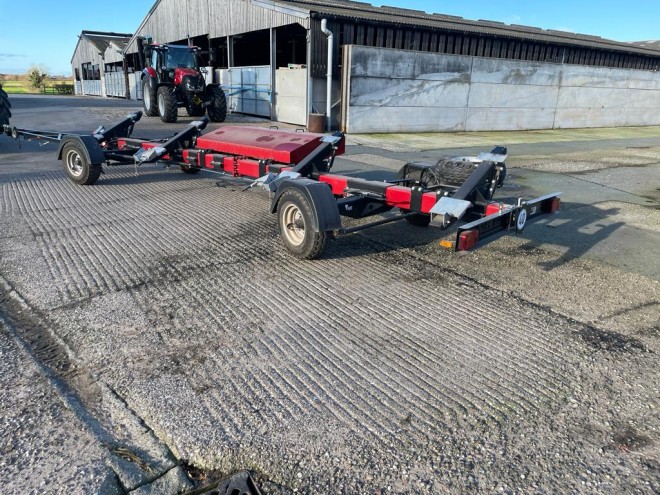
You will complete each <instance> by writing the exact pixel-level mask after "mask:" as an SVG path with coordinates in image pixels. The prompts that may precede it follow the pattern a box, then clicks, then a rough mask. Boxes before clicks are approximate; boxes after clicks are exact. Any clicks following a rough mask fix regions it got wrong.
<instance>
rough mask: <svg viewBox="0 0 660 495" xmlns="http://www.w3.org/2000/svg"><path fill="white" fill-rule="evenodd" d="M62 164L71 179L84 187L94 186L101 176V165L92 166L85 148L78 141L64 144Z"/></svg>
mask: <svg viewBox="0 0 660 495" xmlns="http://www.w3.org/2000/svg"><path fill="white" fill-rule="evenodd" d="M62 164H63V165H64V170H65V172H66V175H68V176H69V179H71V180H72V181H73V182H75V183H76V184H80V185H82V186H87V185H91V184H94V183H95V182H96V181H97V180H98V179H99V177H100V176H101V172H102V167H101V164H100V163H99V164H95V165H93V164H91V163H90V162H89V158H87V152H86V150H85V148H84V147H83V146H82V145H81V144H80V143H79V142H77V141H69V142H67V143H64V146H63V147H62Z"/></svg>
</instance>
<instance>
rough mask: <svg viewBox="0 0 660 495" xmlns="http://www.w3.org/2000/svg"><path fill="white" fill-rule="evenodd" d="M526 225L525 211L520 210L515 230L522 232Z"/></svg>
mask: <svg viewBox="0 0 660 495" xmlns="http://www.w3.org/2000/svg"><path fill="white" fill-rule="evenodd" d="M526 223H527V210H525V209H522V210H520V211H519V212H518V217H517V218H516V229H517V230H522V229H524V228H525V224H526Z"/></svg>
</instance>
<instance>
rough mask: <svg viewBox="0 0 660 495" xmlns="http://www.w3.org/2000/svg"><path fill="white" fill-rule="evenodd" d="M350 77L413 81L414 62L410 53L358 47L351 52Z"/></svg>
mask: <svg viewBox="0 0 660 495" xmlns="http://www.w3.org/2000/svg"><path fill="white" fill-rule="evenodd" d="M354 48H358V47H354ZM351 75H352V76H353V77H360V76H368V77H381V78H387V79H397V78H399V79H413V78H414V77H415V61H414V58H413V57H411V56H410V52H406V51H403V50H382V49H378V48H370V47H359V49H354V50H353V57H352V66H351Z"/></svg>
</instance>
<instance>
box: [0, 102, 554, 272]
mask: <svg viewBox="0 0 660 495" xmlns="http://www.w3.org/2000/svg"><path fill="white" fill-rule="evenodd" d="M141 116H142V114H141V112H136V113H134V114H131V115H129V116H127V117H126V118H125V119H124V120H122V121H120V122H118V123H116V124H114V125H113V126H111V127H109V128H107V129H106V128H105V127H99V128H98V129H97V130H96V131H94V132H93V133H92V134H90V135H72V134H66V133H57V132H45V131H31V130H27V129H18V128H16V127H12V126H9V125H4V126H3V131H4V133H6V134H8V135H10V136H12V137H14V138H19V137H23V138H27V139H43V140H46V141H59V142H60V145H59V150H58V158H59V159H61V160H62V163H63V165H64V169H65V171H66V173H67V175H68V176H69V178H70V179H71V180H72V181H74V182H76V183H77V184H83V185H89V184H93V183H94V182H96V181H97V180H98V178H99V177H100V175H101V172H102V167H103V165H125V164H135V165H136V166H137V165H141V164H144V163H154V162H163V163H166V164H169V165H177V166H179V167H180V168H181V170H183V171H184V172H186V173H191V174H192V173H197V172H199V171H201V170H206V171H211V172H216V173H219V174H223V175H225V176H230V177H232V178H237V179H239V178H240V179H243V180H245V181H246V184H249V186H248V187H250V186H259V187H262V188H265V189H266V190H268V191H269V192H270V196H271V204H270V211H271V213H274V214H277V219H278V225H279V229H280V232H281V235H282V240H283V242H284V245H285V246H286V248H287V249H288V250H289V251H290V252H291V253H293V254H294V255H295V256H297V257H300V258H304V259H313V258H317V257H318V256H320V255H321V253H322V252H323V250H324V249H325V246H326V244H327V241H328V240H329V239H331V238H334V237H336V236H338V235H344V234H349V233H352V232H356V231H359V230H364V229H367V228H370V227H374V226H377V225H382V224H385V223H390V222H395V221H399V220H404V219H405V220H407V221H408V222H410V223H412V224H414V225H417V226H427V225H429V224H430V223H431V222H434V224H437V225H439V226H440V227H441V228H447V227H449V226H451V225H453V224H454V223H455V222H457V221H458V220H463V221H466V222H467V223H464V224H462V225H460V226H459V227H458V228H457V231H456V239H455V241H454V242H453V243H452V247H453V248H454V249H455V250H467V249H471V248H472V247H474V246H475V244H476V243H477V241H478V240H479V239H482V238H484V237H486V236H488V235H491V234H493V233H495V232H500V231H502V230H515V231H516V232H520V231H522V229H523V228H524V227H525V224H526V222H527V220H528V219H529V218H530V217H532V216H536V215H538V214H542V213H552V212H555V211H557V210H558V208H559V194H560V193H554V194H550V195H547V196H543V197H540V198H536V199H533V200H528V201H525V200H522V199H520V200H518V202H517V204H514V205H506V204H503V203H499V202H497V201H494V200H493V196H494V194H495V191H496V189H497V188H498V187H501V186H502V184H503V182H504V179H505V177H506V165H505V159H506V153H507V150H506V148H503V147H499V146H498V147H495V148H494V149H493V150H492V151H491V152H488V153H481V154H480V155H478V156H476V157H450V158H446V159H443V160H440V161H438V162H437V163H408V164H406V165H405V166H403V167H402V168H401V170H400V171H399V174H398V176H397V178H396V179H394V180H390V181H373V180H366V179H361V178H355V177H349V176H344V175H338V174H334V173H331V169H332V166H333V164H334V161H335V157H336V156H337V155H340V154H342V153H343V152H344V148H345V139H344V136H343V135H342V134H341V133H335V134H315V133H308V132H291V131H282V130H278V129H272V128H271V129H267V128H258V127H242V126H223V127H221V128H219V129H217V130H215V131H211V132H208V133H206V134H203V133H202V131H203V130H204V129H205V128H206V126H207V123H208V120H207V119H206V118H202V119H200V120H198V121H195V122H192V123H190V124H189V125H187V126H186V127H185V128H184V129H183V130H181V131H180V132H179V133H177V134H176V135H174V136H172V137H170V138H164V139H156V140H153V139H141V138H136V137H133V136H132V133H133V129H134V126H135V123H136V122H137V121H138V120H139V119H140V117H141ZM247 181H249V182H247ZM391 211H393V212H395V213H394V214H390V215H386V216H385V217H384V218H381V219H379V220H376V221H374V222H370V223H366V224H361V225H358V226H354V227H345V226H344V225H343V224H342V217H349V218H365V217H369V216H373V215H380V214H383V213H387V212H391Z"/></svg>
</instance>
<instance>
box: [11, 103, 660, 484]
mask: <svg viewBox="0 0 660 495" xmlns="http://www.w3.org/2000/svg"><path fill="white" fill-rule="evenodd" d="M12 102H13V105H14V106H13V109H12V110H13V113H14V118H13V119H12V124H14V125H19V126H21V127H33V128H38V127H39V126H42V125H46V124H47V125H46V127H47V128H57V129H61V130H81V131H83V130H89V129H93V128H95V127H96V125H98V124H99V123H107V122H108V121H111V120H114V119H116V118H117V117H119V116H121V115H123V114H125V113H126V111H130V109H131V104H130V102H123V101H118V100H102V99H92V98H75V99H74V98H57V97H43V98H42V97H32V98H18V97H17V98H12ZM109 102H111V103H112V104H109ZM234 118H236V117H234V116H232V117H231V119H234ZM144 120H145V122H140V123H139V124H138V126H139V129H140V132H137V131H136V134H144V135H158V133H159V132H160V133H165V134H169V133H173V132H174V129H176V128H177V127H176V126H172V125H165V124H160V122H159V121H158V120H157V119H144ZM183 120H185V119H183ZM236 120H238V121H246V120H253V119H246V118H243V117H241V118H236ZM143 124H144V125H143ZM598 132H599V131H593V133H592V134H590V135H588V136H586V137H585V133H580V134H579V136H578V135H577V134H576V139H575V140H573V141H571V139H570V133H569V132H567V133H565V134H562V140H561V141H555V142H556V144H555V145H554V146H553V141H543V142H542V143H540V144H539V145H538V146H539V153H538V154H536V155H535V153H534V149H535V148H534V144H533V143H521V144H520V145H512V146H510V150H511V153H512V155H513V156H512V159H511V160H510V162H509V163H510V164H513V165H515V166H514V167H513V168H510V175H511V177H510V178H511V179H512V180H511V182H510V183H509V184H510V185H508V186H507V187H505V188H503V190H502V191H501V192H502V196H503V197H507V196H508V197H514V196H517V195H519V194H526V193H534V194H542V193H545V192H550V191H551V190H554V189H555V188H559V190H563V191H564V192H565V194H564V197H563V209H562V212H561V213H560V214H558V215H556V216H552V217H547V218H543V219H539V220H538V221H536V222H535V223H534V224H533V225H530V226H529V227H528V229H527V231H526V236H525V237H512V236H501V237H499V238H496V239H493V240H492V241H491V242H489V243H487V244H486V245H485V246H483V247H482V248H480V249H478V250H475V251H473V252H469V253H463V254H454V253H450V252H447V251H444V250H442V249H441V248H440V247H439V245H438V242H437V241H438V239H440V238H442V237H443V235H444V233H443V232H441V231H439V230H438V229H436V228H429V229H419V228H414V227H413V226H409V225H407V224H389V225H386V226H382V227H379V228H375V229H372V230H368V231H365V232H364V233H362V234H358V235H352V236H346V237H343V238H339V239H337V240H336V241H334V242H333V243H332V244H331V246H330V248H329V249H328V252H327V255H326V256H324V258H323V259H321V260H317V261H313V262H302V261H298V260H295V259H293V258H292V257H291V256H289V255H288V254H287V253H286V252H285V250H284V248H283V247H282V246H281V243H280V241H279V239H278V234H277V229H276V225H275V221H274V218H272V217H271V216H270V215H268V214H267V213H266V210H267V205H268V200H267V198H265V197H263V196H261V195H260V194H258V193H255V192H252V191H251V192H241V191H240V188H238V187H233V186H231V185H228V186H227V187H223V188H219V187H217V186H216V183H215V180H214V179H215V177H214V176H211V175H210V174H209V175H205V174H199V175H198V176H189V175H186V174H182V173H180V172H178V171H177V170H174V169H169V170H165V169H163V168H162V167H159V166H149V167H144V168H143V169H140V170H139V171H138V174H137V176H136V174H135V171H134V170H133V169H132V168H131V167H117V168H110V169H107V170H106V175H104V176H102V178H101V180H100V181H99V183H98V184H97V185H95V186H91V187H80V186H75V185H74V184H72V183H70V182H69V181H68V180H67V179H66V178H65V176H64V172H63V171H62V170H61V168H60V165H59V163H58V162H57V161H56V160H55V157H54V155H55V153H54V150H53V148H52V147H50V148H48V147H38V146H36V145H35V143H26V144H25V145H24V148H23V150H21V151H18V150H17V149H16V146H17V145H16V143H15V142H13V141H11V140H9V139H8V138H0V253H2V254H1V257H0V301H1V302H0V313H1V314H2V320H0V322H1V323H2V325H0V329H1V332H0V351H1V352H2V362H3V364H2V366H0V378H1V379H2V384H3V387H2V392H1V393H0V408H1V409H2V415H1V416H2V418H3V420H2V429H3V431H2V438H3V441H2V443H1V444H0V466H1V468H2V479H3V480H5V486H4V488H3V493H27V492H31V491H32V492H39V493H94V492H98V493H125V492H128V491H131V492H133V491H134V492H135V493H141V494H143V493H176V492H177V491H181V490H186V489H189V488H191V487H192V486H193V484H195V483H197V484H203V483H204V482H206V481H208V480H209V479H213V477H221V476H223V475H226V474H229V473H231V472H234V471H236V470H239V469H251V470H253V471H254V472H255V476H256V478H257V481H258V483H259V484H260V486H261V487H262V489H263V491H264V492H266V493H287V494H288V493H295V492H300V493H347V494H348V493H351V494H352V493H498V492H503V493H523V492H524V493H527V492H540V493H657V491H658V490H659V489H660V470H659V467H660V462H659V461H660V459H659V456H658V453H659V452H658V445H659V444H658V441H659V438H658V427H659V426H660V422H659V421H658V406H659V403H658V398H659V397H660V394H659V393H658V379H657V370H658V364H659V362H658V351H659V350H660V349H659V346H658V342H659V338H660V334H659V330H660V311H659V310H660V297H659V294H658V292H659V285H658V284H659V282H658V280H659V279H660V276H659V274H660V269H659V268H658V259H659V258H660V256H658V247H657V246H658V245H660V244H658V241H659V240H660V233H659V232H660V223H659V221H658V218H659V212H658V197H657V188H658V187H660V184H658V182H659V177H660V174H658V171H659V170H660V165H659V163H660V132H659V131H658V130H657V129H656V130H655V131H654V130H653V129H644V130H640V131H639V132H640V133H643V134H644V136H643V137H636V136H634V135H633V136H628V137H626V138H624V139H622V138H620V137H614V138H612V137H610V135H609V134H607V132H614V131H600V132H601V134H598ZM626 132H628V131H626V130H624V131H620V134H625V133H626ZM654 133H655V135H654ZM521 134H522V133H511V134H510V135H508V138H509V139H511V141H512V142H513V141H516V140H519V141H523V138H522V137H521ZM615 136H616V133H615ZM496 137H500V136H496ZM472 138H474V139H476V138H478V136H475V137H472V136H471V139H472ZM492 138H493V136H483V140H484V141H487V140H490V139H492ZM543 138H544V139H549V138H548V137H547V136H544V137H543ZM370 139H372V138H370V137H361V136H351V137H350V138H349V144H351V143H354V144H352V145H351V146H349V147H348V149H347V155H346V156H345V157H344V159H342V160H338V164H337V167H338V171H340V172H342V173H356V174H357V173H360V174H361V175H363V176H367V177H381V176H383V177H385V176H387V174H391V173H392V171H394V170H396V169H397V168H398V166H399V165H400V164H401V163H403V162H404V161H405V160H410V159H420V158H427V159H429V158H432V157H436V156H439V155H440V154H442V153H443V150H442V148H444V149H445V150H444V152H446V150H447V149H450V148H454V150H455V146H451V145H450V146H442V144H444V143H443V142H442V140H443V139H444V138H443V136H442V135H439V136H436V137H435V138H434V139H435V140H436V141H434V143H435V144H433V145H432V146H435V147H434V148H417V149H410V147H408V148H406V142H405V139H404V138H400V139H402V141H399V142H393V141H390V142H389V143H388V147H390V148H392V149H395V150H397V151H392V150H390V151H388V150H386V149H384V148H383V147H378V148H376V147H374V146H373V142H372V141H370ZM392 139H394V138H392ZM448 139H454V137H453V136H450V137H449V138H448ZM525 139H527V138H526V137H525ZM554 139H557V138H556V137H555V138H554ZM641 139H643V140H644V141H643V143H642V142H641V141H640V140H641ZM613 140H615V141H616V142H613ZM365 142H366V143H367V144H365ZM566 143H572V144H566ZM479 144H480V143H475V145H479ZM494 144H499V143H494ZM523 145H524V146H525V148H524V149H521V152H522V153H524V154H519V155H516V154H515V147H516V146H523ZM642 145H643V148H640V146H642ZM631 147H634V148H635V149H628V148H631ZM487 148H488V146H486V149H487ZM482 149H483V148H482ZM455 151H463V150H455ZM468 151H470V150H468ZM654 191H655V192H656V194H655V195H654ZM63 459H65V460H66V462H63ZM192 467H194V468H195V469H192ZM200 470H201V474H200ZM203 476H206V477H207V478H205V479H201V480H197V479H195V478H200V477H203ZM191 478H192V479H191Z"/></svg>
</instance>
